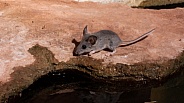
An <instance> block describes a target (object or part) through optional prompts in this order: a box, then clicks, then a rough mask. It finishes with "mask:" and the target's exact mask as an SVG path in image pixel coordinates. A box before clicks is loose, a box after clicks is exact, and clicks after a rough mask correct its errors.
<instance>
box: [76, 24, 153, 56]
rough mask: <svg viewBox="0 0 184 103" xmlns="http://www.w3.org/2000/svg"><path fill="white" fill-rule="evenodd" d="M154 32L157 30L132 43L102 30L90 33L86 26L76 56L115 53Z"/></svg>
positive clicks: (113, 33)
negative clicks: (106, 50)
mask: <svg viewBox="0 0 184 103" xmlns="http://www.w3.org/2000/svg"><path fill="white" fill-rule="evenodd" d="M154 30H155V29H152V30H150V31H149V32H147V33H145V34H143V35H142V36H140V37H138V38H137V39H134V40H131V41H122V40H121V39H120V38H119V36H118V35H117V34H116V33H115V32H113V31H110V30H100V31H98V32H95V33H88V31H87V26H86V27H85V28H84V30H83V37H82V40H81V41H80V43H79V45H78V46H77V48H76V50H75V52H74V53H75V54H76V55H82V54H89V55H91V54H93V53H96V52H98V51H101V50H104V49H109V50H110V51H112V52H113V53H114V52H115V51H116V50H115V49H116V48H117V47H119V46H125V45H130V44H133V43H136V42H138V41H140V40H142V39H144V38H145V37H147V36H148V35H149V34H150V33H151V32H152V31H154Z"/></svg>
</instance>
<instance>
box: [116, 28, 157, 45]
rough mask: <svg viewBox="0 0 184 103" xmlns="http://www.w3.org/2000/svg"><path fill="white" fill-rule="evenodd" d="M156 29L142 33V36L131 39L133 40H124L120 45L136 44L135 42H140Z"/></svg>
mask: <svg viewBox="0 0 184 103" xmlns="http://www.w3.org/2000/svg"><path fill="white" fill-rule="evenodd" d="M154 30H155V28H154V29H152V30H150V31H148V32H147V33H145V34H143V35H141V36H140V37H138V38H136V39H134V40H131V41H122V44H121V45H120V46H127V45H131V44H134V43H136V42H138V41H140V40H143V39H144V38H146V37H147V36H148V35H149V34H150V33H152V32H153V31H154Z"/></svg>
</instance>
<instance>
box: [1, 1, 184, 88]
mask: <svg viewBox="0 0 184 103" xmlns="http://www.w3.org/2000/svg"><path fill="white" fill-rule="evenodd" d="M183 24H184V9H183V8H176V9H162V10H150V9H135V8H134V9H133V8H130V7H128V6H125V5H123V4H118V3H111V4H99V3H92V2H84V3H79V2H75V1H70V0H16V1H12V0H0V52H1V53H0V57H1V58H0V65H1V67H0V82H1V84H2V85H3V84H4V83H7V82H8V81H11V80H12V79H13V78H11V75H10V74H12V73H13V72H16V69H13V68H14V67H26V66H27V65H30V64H32V63H33V62H34V61H35V58H34V57H33V55H32V54H30V53H29V52H28V50H29V49H30V48H31V47H33V46H35V45H36V44H39V45H40V46H43V47H46V48H48V49H49V50H50V51H51V52H52V53H53V54H54V56H55V58H56V59H57V60H58V61H59V62H67V61H70V59H71V58H74V59H77V58H79V57H75V56H73V53H72V52H73V50H74V47H75V44H74V43H72V40H73V39H76V40H77V41H80V40H81V37H82V30H83V28H84V27H85V26H86V25H88V30H89V32H96V31H99V30H102V29H109V30H112V31H114V32H116V33H117V34H118V35H119V36H120V38H121V39H122V40H132V39H134V38H137V37H138V36H140V35H142V34H143V33H146V32H147V31H149V30H151V29H153V28H156V30H155V31H154V32H153V33H152V34H151V35H149V36H148V37H147V38H146V39H144V40H142V41H140V42H138V43H136V44H133V45H130V46H126V47H119V48H117V52H116V53H115V54H114V55H113V56H109V57H107V58H103V55H105V54H106V53H108V52H107V51H101V52H99V53H96V54H94V55H92V56H91V58H93V59H102V64H103V65H101V66H104V67H105V66H106V65H108V64H117V63H120V64H127V65H134V64H135V63H142V62H144V63H152V62H157V63H162V62H164V61H168V60H171V59H175V58H176V57H177V56H179V55H180V54H181V53H182V51H183V50H184V29H183ZM81 58H82V57H81ZM88 59H90V58H88ZM38 63H39V62H38ZM94 65H95V64H94ZM102 71H103V70H102ZM160 71H162V70H160Z"/></svg>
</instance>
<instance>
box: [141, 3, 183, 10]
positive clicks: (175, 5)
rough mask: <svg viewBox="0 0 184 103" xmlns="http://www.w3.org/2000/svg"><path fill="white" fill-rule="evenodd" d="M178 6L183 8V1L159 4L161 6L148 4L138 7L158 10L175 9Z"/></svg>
mask: <svg viewBox="0 0 184 103" xmlns="http://www.w3.org/2000/svg"><path fill="white" fill-rule="evenodd" d="M178 7H179V8H183V7H184V3H175V4H167V5H161V6H149V7H140V8H144V9H155V10H160V9H175V8H178Z"/></svg>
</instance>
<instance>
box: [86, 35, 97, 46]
mask: <svg viewBox="0 0 184 103" xmlns="http://www.w3.org/2000/svg"><path fill="white" fill-rule="evenodd" d="M96 40H97V37H96V36H94V35H91V36H89V37H88V39H86V41H87V42H88V43H90V44H92V45H94V44H95V43H96Z"/></svg>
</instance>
